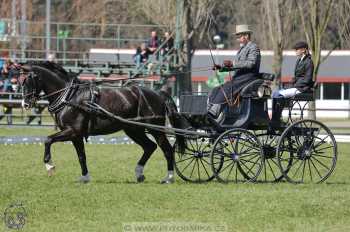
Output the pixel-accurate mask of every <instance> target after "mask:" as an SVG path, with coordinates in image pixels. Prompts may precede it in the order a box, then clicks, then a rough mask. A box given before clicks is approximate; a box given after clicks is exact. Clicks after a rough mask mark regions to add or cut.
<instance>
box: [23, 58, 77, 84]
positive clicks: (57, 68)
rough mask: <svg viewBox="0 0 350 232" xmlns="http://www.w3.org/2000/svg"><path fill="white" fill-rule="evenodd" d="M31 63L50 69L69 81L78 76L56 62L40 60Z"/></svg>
mask: <svg viewBox="0 0 350 232" xmlns="http://www.w3.org/2000/svg"><path fill="white" fill-rule="evenodd" d="M30 65H35V66H39V67H42V68H45V69H47V70H50V71H51V72H53V73H56V74H57V75H58V76H59V77H61V78H62V79H65V80H67V81H70V80H72V79H74V78H76V75H74V74H73V73H71V72H67V71H66V70H65V69H64V68H63V67H62V66H61V65H59V64H57V63H55V62H50V61H39V62H31V63H30Z"/></svg>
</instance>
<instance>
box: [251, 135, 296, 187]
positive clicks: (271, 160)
mask: <svg viewBox="0 0 350 232" xmlns="http://www.w3.org/2000/svg"><path fill="white" fill-rule="evenodd" d="M254 134H255V135H256V136H257V137H258V139H259V141H260V143H261V146H262V149H263V154H264V167H263V169H262V171H261V174H260V175H259V178H258V181H262V182H278V181H281V180H282V179H283V174H282V172H281V169H280V167H279V165H278V160H277V153H276V150H277V145H278V140H279V138H280V136H281V135H280V134H271V133H266V132H263V131H257V132H255V133H254ZM290 155H292V154H291V153H290ZM290 165H291V162H290V164H289V166H290Z"/></svg>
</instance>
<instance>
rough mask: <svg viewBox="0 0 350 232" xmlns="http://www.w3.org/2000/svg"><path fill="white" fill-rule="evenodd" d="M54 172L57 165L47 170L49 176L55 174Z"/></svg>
mask: <svg viewBox="0 0 350 232" xmlns="http://www.w3.org/2000/svg"><path fill="white" fill-rule="evenodd" d="M54 173H55V167H53V168H51V169H49V170H47V175H48V177H51V176H53V174H54Z"/></svg>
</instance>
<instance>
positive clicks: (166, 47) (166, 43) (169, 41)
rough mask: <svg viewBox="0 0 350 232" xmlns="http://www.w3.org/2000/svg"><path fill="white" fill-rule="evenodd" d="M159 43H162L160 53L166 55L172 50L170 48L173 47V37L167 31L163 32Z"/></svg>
mask: <svg viewBox="0 0 350 232" xmlns="http://www.w3.org/2000/svg"><path fill="white" fill-rule="evenodd" d="M161 44H162V49H161V54H162V55H163V56H164V55H168V54H170V53H171V52H172V49H173V47H174V39H173V37H172V36H171V35H170V33H169V32H168V31H166V32H165V33H164V38H163V40H162V43H161Z"/></svg>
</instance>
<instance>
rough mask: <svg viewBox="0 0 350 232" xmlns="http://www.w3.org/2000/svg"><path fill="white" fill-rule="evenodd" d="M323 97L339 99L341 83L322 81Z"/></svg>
mask: <svg viewBox="0 0 350 232" xmlns="http://www.w3.org/2000/svg"><path fill="white" fill-rule="evenodd" d="M323 99H325V100H332V99H338V100H340V99H341V83H323Z"/></svg>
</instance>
